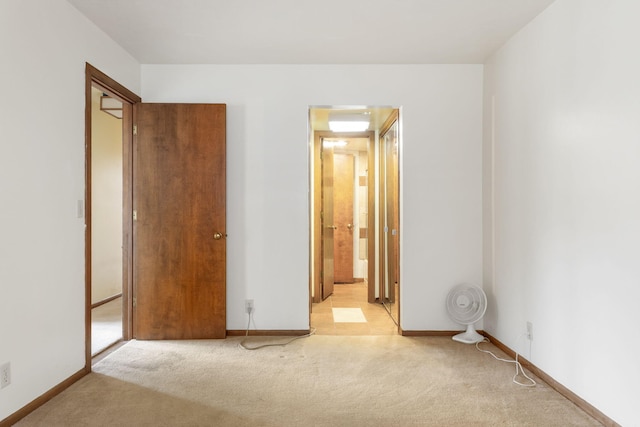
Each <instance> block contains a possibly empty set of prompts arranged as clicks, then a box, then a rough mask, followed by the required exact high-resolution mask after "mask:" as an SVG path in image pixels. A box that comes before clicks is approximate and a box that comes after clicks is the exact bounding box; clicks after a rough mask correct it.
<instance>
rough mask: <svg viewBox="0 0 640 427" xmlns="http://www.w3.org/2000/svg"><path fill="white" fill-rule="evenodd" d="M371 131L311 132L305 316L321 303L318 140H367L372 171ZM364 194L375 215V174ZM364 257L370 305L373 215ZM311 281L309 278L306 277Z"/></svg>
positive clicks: (373, 139) (372, 299) (373, 141)
mask: <svg viewBox="0 0 640 427" xmlns="http://www.w3.org/2000/svg"><path fill="white" fill-rule="evenodd" d="M375 136H376V135H375V132H374V131H366V132H331V131H313V147H312V148H313V177H312V179H313V181H312V183H311V184H312V185H313V188H314V192H313V205H312V215H313V224H314V226H313V230H312V233H313V235H312V236H311V237H312V242H313V254H314V256H313V260H312V262H313V281H312V283H310V289H309V297H310V298H309V301H310V304H309V313H311V306H312V303H319V302H322V284H321V280H320V272H321V271H322V227H321V224H322V218H321V217H320V209H317V207H318V206H322V199H321V197H322V193H321V188H322V170H321V168H320V167H319V166H320V165H321V164H322V161H321V159H320V152H321V151H322V140H323V139H325V138H336V139H340V138H342V139H348V138H369V143H368V153H367V158H368V165H369V170H370V171H373V170H374V168H375V151H373V150H375V145H376V137H375ZM367 185H368V188H367V192H368V206H369V207H368V210H369V212H370V213H371V212H375V210H374V207H375V174H374V173H369V174H367ZM367 230H368V231H367V233H368V234H367V237H368V238H367V245H368V246H367V256H368V257H369V262H368V263H367V266H368V268H367V277H369V286H368V290H367V300H368V302H370V303H373V302H375V290H376V284H375V280H374V278H375V276H376V263H375V262H372V261H375V258H373V260H372V258H371V257H372V256H373V255H374V254H375V239H374V232H373V230H375V214H370V215H368V216H367ZM309 277H310V278H311V275H309Z"/></svg>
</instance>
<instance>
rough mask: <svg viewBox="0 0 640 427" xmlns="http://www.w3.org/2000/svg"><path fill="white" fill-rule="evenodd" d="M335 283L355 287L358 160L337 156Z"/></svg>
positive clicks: (344, 155)
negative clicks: (354, 212)
mask: <svg viewBox="0 0 640 427" xmlns="http://www.w3.org/2000/svg"><path fill="white" fill-rule="evenodd" d="M333 176H334V181H333V185H334V187H333V222H334V225H335V226H336V228H335V233H334V245H333V247H334V251H333V256H334V282H335V283H353V223H354V220H353V187H354V157H353V156H352V155H350V154H345V153H335V154H334V155H333Z"/></svg>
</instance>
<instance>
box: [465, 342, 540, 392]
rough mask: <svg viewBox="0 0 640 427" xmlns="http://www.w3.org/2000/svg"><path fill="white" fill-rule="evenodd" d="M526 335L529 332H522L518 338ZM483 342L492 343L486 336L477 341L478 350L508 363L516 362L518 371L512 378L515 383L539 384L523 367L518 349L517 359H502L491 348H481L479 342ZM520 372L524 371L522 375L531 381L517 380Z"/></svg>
mask: <svg viewBox="0 0 640 427" xmlns="http://www.w3.org/2000/svg"><path fill="white" fill-rule="evenodd" d="M526 335H527V334H522V335H521V336H519V337H518V340H519V339H520V338H521V337H523V336H526ZM518 340H516V346H517V344H518ZM481 342H488V343H491V341H490V340H489V338H487V337H484V339H483V340H482V341H479V342H477V343H476V348H477V349H478V351H480V352H482V353H488V354H490V355H491V356H493V358H494V359H496V360H499V361H501V362H506V363H515V365H516V373H515V374H514V375H513V379H512V381H513V383H514V384H518V385H519V386H522V387H535V386H536V384H537V383H536V382H535V381H534V380H533V378H531V377H529V376H528V375H527V373H526V372H525V371H524V369H523V368H522V364H521V363H520V362H519V361H518V352H517V351H516V359H515V360H509V359H502V358H500V357H498V356H496V355H495V354H493V353H492V352H490V351H489V350H482V349H481V348H480V346H479V344H480V343H481ZM520 372H522V375H523V376H524V377H525V378H526V379H528V380H529V381H530V383H528V384H526V383H521V382H520V381H518V380H517V378H518V374H519V373H520Z"/></svg>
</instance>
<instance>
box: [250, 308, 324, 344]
mask: <svg viewBox="0 0 640 427" xmlns="http://www.w3.org/2000/svg"><path fill="white" fill-rule="evenodd" d="M252 316H253V311H250V312H249V321H248V322H247V331H246V333H245V335H244V336H245V339H243V340H242V341H240V343H238V346H239V347H240V348H242V349H243V350H259V349H261V348H266V347H284V346H286V345H289V344H291V343H292V342H294V341H295V340H299V339H300V338H308V337H310V336H311V335H313V334H315V333H316V329H315V328H312V329H311V331H310V332H309V333H308V334H305V335H299V336H296V337H293V338H291V339H290V340H289V341H286V342H283V343H271V344H262V345H259V346H256V347H247V345H246V342H247V341H248V340H249V338H248V337H249V328H250V327H251V318H252Z"/></svg>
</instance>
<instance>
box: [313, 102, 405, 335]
mask: <svg viewBox="0 0 640 427" xmlns="http://www.w3.org/2000/svg"><path fill="white" fill-rule="evenodd" d="M349 120H353V121H355V122H358V121H363V122H365V123H364V126H363V127H362V128H360V129H355V128H354V129H348V128H347V127H345V126H346V125H349V123H347V122H348V121H349ZM333 121H337V122H339V123H338V125H340V126H342V127H339V128H333V129H332V128H331V127H330V122H333ZM398 121H399V110H398V109H396V108H392V107H376V108H357V109H356V108H338V107H312V108H310V109H309V123H310V136H311V138H310V146H311V150H310V171H311V176H310V194H311V198H310V199H311V205H310V222H311V269H310V270H311V271H310V312H311V316H310V326H311V327H312V328H315V329H316V331H317V332H319V331H323V332H322V333H336V334H340V333H342V332H344V331H348V330H352V331H353V332H357V333H358V334H373V335H377V334H381V333H385V334H386V333H388V330H389V326H391V329H392V330H393V331H394V333H397V332H398V330H399V327H400V324H399V315H398V314H399V311H398V308H399V304H398V302H399V298H398V296H399V292H400V290H399V268H397V270H395V273H396V274H394V275H393V276H392V277H393V280H394V284H393V287H392V289H393V290H394V292H393V294H391V293H390V292H389V291H388V289H390V288H389V283H388V279H387V277H388V275H387V271H388V270H389V268H390V267H391V265H390V264H389V259H395V258H396V257H397V255H398V253H399V251H398V246H397V245H396V244H389V243H391V242H393V241H394V239H395V241H396V242H397V236H398V229H399V224H398V223H396V224H395V226H394V227H392V228H389V227H387V222H386V221H387V220H388V218H387V215H386V212H387V211H388V209H387V208H390V209H391V212H394V213H395V214H396V215H395V218H399V216H398V215H397V213H398V212H399V198H398V197H397V194H398V193H397V192H395V193H394V194H395V196H396V197H388V196H389V195H391V194H392V192H390V191H388V189H391V188H393V185H392V184H391V183H392V182H394V183H396V184H397V183H398V182H399V179H398V175H399V167H397V166H396V167H395V168H387V167H386V165H387V164H388V163H387V162H382V160H385V159H387V158H388V156H387V155H386V154H385V153H386V152H387V149H386V148H385V147H386V144H387V142H388V140H389V138H388V137H385V138H381V137H382V136H384V135H385V134H388V133H389V129H390V128H391V125H390V123H391V122H394V123H398ZM357 124H361V123H357ZM394 129H396V130H397V129H398V127H397V125H396V127H395V128H394ZM397 136H399V134H398V135H397ZM398 141H399V138H397V139H396V140H395V142H396V145H395V147H396V151H395V159H396V160H397V158H398V156H397V153H398V151H397V148H398V145H397V142H398ZM395 164H396V165H397V164H398V163H397V161H396V163H395ZM391 236H394V237H391ZM390 257H391V258H390ZM393 266H394V267H397V266H398V264H397V263H396V264H394V265H393ZM390 301H393V304H389V302H390ZM341 314H352V315H354V316H356V317H353V322H350V321H348V319H350V318H349V316H347V317H344V316H341ZM379 314H384V316H383V317H382V319H380V317H379ZM369 318H371V319H374V318H375V319H377V323H378V326H379V328H378V327H376V328H372V327H371V325H367V323H368V322H369ZM345 319H347V320H345ZM358 319H359V320H358ZM381 320H384V322H390V323H387V324H386V325H384V322H382V323H380V321H381ZM357 323H360V324H359V325H357ZM362 323H364V324H362ZM349 324H351V325H349ZM330 331H333V332H330ZM366 331H369V332H368V333H365V332H366ZM383 331H384V332H383Z"/></svg>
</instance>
